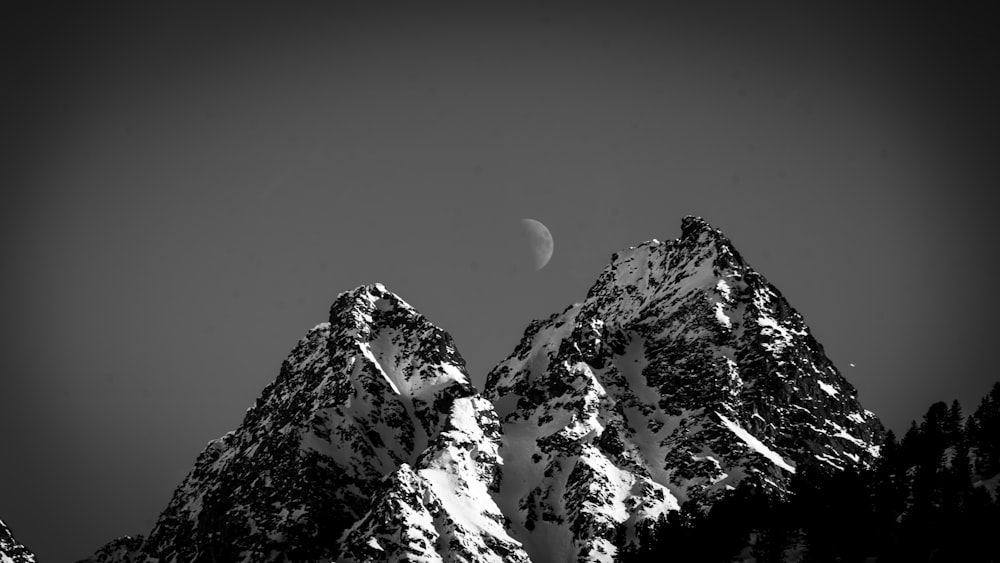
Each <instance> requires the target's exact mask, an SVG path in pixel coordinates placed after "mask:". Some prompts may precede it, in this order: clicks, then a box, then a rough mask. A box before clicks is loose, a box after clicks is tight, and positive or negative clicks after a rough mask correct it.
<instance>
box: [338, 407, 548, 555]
mask: <svg viewBox="0 0 1000 563" xmlns="http://www.w3.org/2000/svg"><path fill="white" fill-rule="evenodd" d="M499 446H500V423H499V421H498V420H497V417H496V413H495V412H494V411H493V407H492V405H490V403H489V402H488V401H486V400H485V399H483V398H482V397H463V398H461V399H457V400H456V401H455V403H454V406H453V408H452V416H451V418H450V419H449V423H448V425H447V427H446V428H445V429H444V431H442V432H441V433H440V434H439V435H438V439H437V440H436V441H435V443H434V444H432V445H431V447H430V448H428V449H427V451H426V452H424V454H423V455H421V456H420V459H419V460H418V461H417V463H416V467H417V470H416V471H414V470H413V469H411V467H410V465H408V464H405V463H404V464H402V465H401V466H400V468H399V469H397V470H396V471H395V472H394V473H392V474H391V475H390V476H389V477H387V478H386V479H385V482H384V485H383V488H382V491H381V492H380V493H379V494H378V495H376V497H375V498H374V499H373V500H372V508H371V510H370V511H369V512H368V514H367V515H365V517H364V518H363V519H361V520H360V521H359V522H358V523H357V524H355V525H354V526H353V527H352V528H351V529H350V530H349V531H348V532H347V533H346V534H345V538H344V547H343V550H342V560H343V561H358V562H361V561H445V562H468V563H477V562H491V563H503V562H510V563H527V562H528V561H529V559H528V556H527V554H526V553H525V552H524V550H523V549H522V548H521V546H520V544H519V543H518V542H516V541H514V540H513V539H511V538H510V536H509V535H508V534H507V531H506V529H505V523H504V516H503V514H501V513H500V510H499V509H498V508H497V506H496V504H494V503H493V502H492V498H491V496H490V491H491V490H492V491H495V490H496V487H497V486H498V485H499V477H500V460H499V458H498V455H497V450H498V448H499Z"/></svg>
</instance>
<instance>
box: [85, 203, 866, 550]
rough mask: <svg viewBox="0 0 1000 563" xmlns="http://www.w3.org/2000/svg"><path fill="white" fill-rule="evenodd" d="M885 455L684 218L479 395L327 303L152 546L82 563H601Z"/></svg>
mask: <svg viewBox="0 0 1000 563" xmlns="http://www.w3.org/2000/svg"><path fill="white" fill-rule="evenodd" d="M881 433H882V429H881V425H880V424H879V422H878V420H877V419H876V417H875V416H874V415H873V414H872V413H870V412H868V411H865V410H864V409H863V408H861V406H860V405H859V404H858V402H857V400H856V392H855V390H854V388H853V387H852V386H851V385H850V384H849V383H848V382H847V381H846V380H844V378H843V377H842V376H841V375H840V373H839V372H838V371H837V369H836V368H835V367H834V366H833V365H832V364H831V362H830V361H829V360H828V359H827V358H826V356H825V355H824V353H823V349H822V347H821V346H820V345H819V344H818V343H817V342H816V341H815V340H814V339H813V338H812V336H811V335H810V333H809V329H808V328H807V327H806V326H805V324H804V322H803V320H802V318H801V316H799V315H798V313H796V312H795V311H794V309H792V308H791V307H790V306H789V305H788V303H787V302H786V301H785V300H784V299H783V298H782V297H781V294H780V293H779V292H778V290H777V289H776V288H774V287H773V286H771V285H770V284H769V283H768V282H767V281H766V280H765V279H764V278H763V277H762V276H760V275H759V274H757V273H756V272H755V271H753V270H752V269H751V268H750V267H749V265H747V264H746V262H745V261H744V260H743V259H742V258H741V257H740V255H739V254H738V253H737V252H736V250H735V249H734V248H733V246H732V244H731V243H730V242H729V240H727V239H726V238H725V237H724V236H723V235H722V234H721V233H720V232H719V231H717V230H715V229H713V228H712V227H711V226H709V225H708V224H707V223H705V222H704V221H702V220H701V219H698V218H694V217H688V218H685V219H684V222H683V224H682V235H681V237H680V238H679V239H678V240H674V241H671V242H667V243H661V242H658V241H655V240H654V241H650V242H647V243H644V244H642V245H640V246H638V247H635V248H630V249H628V250H627V251H624V252H621V253H618V254H616V255H614V256H613V258H612V263H611V265H610V266H608V267H607V268H606V269H605V270H604V272H603V273H602V274H601V275H600V277H599V279H598V280H597V283H596V284H595V285H594V286H593V287H592V288H591V290H590V292H589V294H588V295H587V298H586V300H585V301H583V302H582V303H578V304H575V305H572V306H570V307H568V308H567V309H566V310H565V311H563V312H562V313H559V314H555V315H552V316H551V317H549V318H548V319H546V320H542V321H536V322H534V323H532V324H531V325H530V326H529V327H528V329H527V330H526V332H525V334H524V338H523V339H522V341H521V343H520V344H519V345H518V346H517V348H516V349H515V350H514V352H513V354H512V355H511V356H510V357H508V358H507V359H506V360H504V361H503V362H501V363H500V364H499V365H498V366H497V367H496V368H494V369H493V370H492V371H491V372H490V374H489V376H488V378H487V384H486V391H485V392H484V393H483V394H479V393H478V392H477V391H476V389H475V388H474V387H473V386H472V385H471V383H470V380H469V376H468V374H467V372H466V369H465V362H464V360H462V358H461V356H460V355H459V354H458V351H457V350H455V347H454V344H453V341H452V339H451V337H450V336H449V335H448V334H447V333H445V332H444V331H443V330H441V329H439V328H438V327H436V326H434V325H433V324H431V323H430V322H429V321H427V319H426V318H424V317H423V316H422V315H421V314H420V313H418V312H417V311H415V310H414V309H413V308H412V307H410V306H409V305H408V304H407V303H406V302H404V301H403V300H402V299H400V298H399V297H398V296H396V295H395V294H393V293H391V292H389V291H388V290H387V289H386V288H385V287H383V286H382V285H381V284H374V285H368V286H362V287H359V288H357V289H355V290H353V291H350V292H345V293H343V294H341V295H340V296H338V297H337V299H336V300H335V302H334V303H333V306H332V307H331V309H330V314H329V321H328V322H325V323H322V324H320V325H318V326H316V327H315V328H313V329H312V330H310V331H309V332H308V333H307V334H306V336H305V337H304V338H303V339H302V340H301V341H299V343H298V345H297V346H296V347H295V348H294V350H292V352H291V354H290V355H289V356H288V358H287V359H286V360H285V361H284V363H283V364H282V367H281V371H280V373H279V375H278V377H277V379H276V380H275V381H274V382H272V383H271V384H270V385H268V386H267V387H266V388H265V389H264V391H263V392H262V394H261V396H260V398H258V400H257V401H256V403H255V404H254V405H253V406H252V407H251V408H250V409H249V410H248V411H247V414H246V417H245V418H244V420H243V422H242V424H241V425H240V427H239V428H237V429H236V430H235V431H233V432H230V433H229V434H227V435H225V436H223V437H222V438H220V439H218V440H215V441H213V442H211V443H209V445H208V446H207V447H206V448H205V450H204V451H203V452H202V453H201V454H200V456H199V457H198V460H197V462H196V464H195V467H194V468H193V469H192V471H191V472H190V473H189V474H188V476H187V477H186V478H185V479H184V481H183V482H182V483H181V485H180V486H179V487H178V488H177V490H176V491H175V492H174V495H173V498H172V499H171V501H170V503H169V504H168V506H167V508H166V509H165V510H164V511H163V513H162V514H161V516H160V518H159V520H158V521H157V523H156V525H155V526H154V528H153V529H152V531H150V533H149V534H148V535H146V536H145V537H144V536H137V537H127V536H126V537H123V538H119V539H117V540H115V541H113V542H111V543H109V544H108V545H106V546H105V547H103V548H102V549H101V550H99V551H98V552H97V553H95V554H94V555H93V556H91V558H90V559H88V560H87V561H92V562H100V563H123V562H129V563H133V562H140V561H141V562H153V561H156V562H158V563H168V562H178V563H180V562H184V563H187V562H208V561H227V562H228V561H246V562H250V561H253V562H257V561H349V562H362V561H365V562H368V561H426V562H432V561H442V562H479V561H486V562H501V561H509V562H513V563H522V562H524V563H526V562H528V561H545V562H548V561H612V560H614V556H615V554H616V552H617V542H619V541H620V540H621V538H622V536H621V532H622V531H623V530H624V531H625V536H624V537H625V538H626V539H628V538H629V537H631V535H630V533H631V532H630V530H631V529H633V528H634V526H635V525H636V524H637V523H640V522H643V521H646V520H648V519H651V518H655V517H657V516H659V515H660V514H663V513H665V512H667V511H671V510H676V509H678V508H679V507H680V505H681V504H682V503H685V502H689V501H690V502H693V503H695V504H697V505H700V506H708V505H710V504H711V503H712V501H713V500H714V499H716V498H718V496H719V495H722V494H724V493H725V491H726V490H728V489H730V488H732V487H733V486H735V485H736V484H737V483H739V482H742V481H747V480H749V481H750V482H752V483H756V484H758V485H760V486H761V487H765V488H770V489H772V490H774V491H775V492H777V493H778V494H783V492H784V491H785V490H786V489H787V485H788V478H789V476H790V475H791V474H792V473H794V472H795V470H796V468H797V467H800V466H802V465H804V464H822V465H824V466H827V467H830V468H842V467H847V466H856V465H867V464H870V463H871V462H872V460H873V459H874V458H875V457H876V456H877V455H878V449H877V447H876V446H875V444H878V443H880V442H879V440H880V438H881Z"/></svg>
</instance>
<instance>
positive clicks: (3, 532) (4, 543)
mask: <svg viewBox="0 0 1000 563" xmlns="http://www.w3.org/2000/svg"><path fill="white" fill-rule="evenodd" d="M0 563H35V556H34V554H32V553H31V551H30V550H29V549H28V548H26V547H24V546H23V545H21V543H20V542H19V541H17V540H16V539H14V535H13V534H11V533H10V529H9V528H7V525H6V524H4V522H3V520H0Z"/></svg>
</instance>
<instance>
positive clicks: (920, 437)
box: [618, 382, 1000, 563]
mask: <svg viewBox="0 0 1000 563" xmlns="http://www.w3.org/2000/svg"><path fill="white" fill-rule="evenodd" d="M998 481H1000V382H998V383H996V384H994V385H993V388H992V390H991V391H990V392H989V394H987V395H986V397H984V398H983V399H982V401H981V402H980V404H979V405H978V407H977V408H976V409H975V411H974V412H973V413H972V414H971V415H970V416H968V417H965V416H963V412H962V407H961V405H960V404H959V403H958V401H954V402H952V403H951V405H948V404H946V403H944V402H938V403H934V404H933V405H931V406H930V408H929V409H928V410H927V413H926V414H925V415H924V417H923V419H922V421H921V422H920V423H919V424H917V422H916V421H914V422H913V423H911V425H910V427H909V429H908V430H907V431H906V433H905V434H904V436H903V438H902V439H901V440H899V439H897V437H896V435H895V434H894V433H893V432H892V431H889V432H887V434H886V437H885V440H884V443H883V444H882V449H881V455H880V457H879V458H878V460H877V461H876V463H875V464H874V465H873V466H872V467H869V468H862V469H848V470H844V471H834V470H831V469H830V468H828V466H822V465H814V466H800V467H799V468H798V471H797V472H796V474H795V475H794V476H793V477H792V479H791V482H790V486H789V488H790V490H789V491H788V494H787V495H780V496H779V495H776V494H774V493H773V492H769V491H764V490H761V489H758V488H755V487H753V486H750V485H741V486H739V487H737V488H736V490H734V491H732V493H731V494H729V495H727V496H726V497H724V498H722V499H720V500H719V501H717V502H716V503H714V504H713V505H712V507H711V509H710V510H708V511H702V510H700V509H699V508H697V507H696V506H694V505H692V504H685V505H684V506H682V507H681V510H680V511H674V512H670V513H668V514H666V515H664V516H662V517H661V518H660V519H659V520H658V521H656V522H652V523H649V524H647V525H645V526H642V527H640V528H638V529H637V530H636V531H635V538H634V541H632V540H626V536H625V534H624V530H623V533H622V534H620V535H619V539H618V541H619V543H620V547H619V553H620V556H619V560H620V561H622V562H623V563H632V562H639V561H681V562H686V561H699V562H700V561H705V562H709V561H727V562H728V561H749V560H756V561H758V562H771V561H775V562H792V561H800V562H803V563H813V562H820V563H825V562H844V563H846V562H877V563H882V562H891V563H895V562H904V561H905V562H963V563H965V562H969V563H973V562H992V563H1000V503H998V500H997V492H998V491H997V489H998Z"/></svg>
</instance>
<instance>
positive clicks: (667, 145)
mask: <svg viewBox="0 0 1000 563" xmlns="http://www.w3.org/2000/svg"><path fill="white" fill-rule="evenodd" d="M213 6H215V7H213V8H205V7H200V8H195V7H177V6H176V5H172V6H171V7H169V8H167V7H166V6H165V5H164V6H158V7H154V5H153V4H148V3H142V4H141V6H140V5H139V4H136V5H133V6H130V7H127V8H126V7H123V6H117V7H112V6H111V5H110V4H101V5H100V7H97V6H96V5H90V6H88V7H80V6H77V7H75V8H64V9H60V10H56V9H55V8H54V7H52V6H50V5H40V4H39V3H34V2H30V3H29V2H12V3H8V4H5V6H4V8H3V10H4V13H3V14H0V21H3V24H0V26H2V29H0V37H3V39H2V41H4V45H3V51H2V52H3V55H2V58H0V63H2V65H3V66H2V71H3V73H4V74H3V76H5V77H7V78H6V79H5V84H4V85H3V86H2V87H0V102H2V104H3V105H2V107H3V110H2V113H0V118H2V120H3V121H2V122H0V143H2V149H3V151H4V153H3V154H4V155H5V158H4V165H3V167H2V168H3V170H2V171H0V185H2V186H3V187H4V190H3V192H2V193H0V235H2V237H3V238H2V240H3V241H4V248H5V257H6V260H5V262H6V263H5V269H4V275H3V276H2V281H0V284H2V293H0V296H2V299H3V309H4V311H5V314H4V315H3V316H2V318H0V337H2V339H0V347H2V349H0V373H2V376H0V377H2V379H0V382H2V387H0V428H3V429H4V449H3V453H2V454H0V455H2V457H0V518H3V519H5V520H6V521H7V522H8V524H10V526H11V527H12V529H13V530H14V532H15V533H16V534H17V536H18V537H19V538H20V539H21V541H23V542H24V543H26V544H27V545H28V546H29V547H31V548H32V549H34V550H35V551H36V552H37V554H38V555H39V557H40V559H42V560H44V561H68V560H74V559H76V558H80V557H84V556H86V555H87V554H88V553H90V552H91V551H93V549H95V548H97V547H98V546H99V545H101V544H102V543H103V542H105V541H107V540H110V539H112V538H113V537H115V536H117V535H120V534H124V533H135V532H144V531H147V530H148V529H149V528H150V527H151V526H152V524H153V523H154V521H155V518H156V516H157V515H158V513H159V511H160V510H161V509H162V508H163V507H164V506H165V505H166V503H167V501H168V500H169V497H170V494H171V492H172V491H173V489H174V487H176V486H177V485H178V484H179V483H180V480H181V479H182V478H183V476H184V475H185V474H186V473H187V471H188V470H189V469H190V468H191V467H192V465H193V462H194V459H195V457H196V456H197V454H198V452H199V451H200V450H201V449H202V447H204V444H205V443H206V442H207V441H209V440H211V439H212V438H215V437H217V436H220V435H222V434H223V433H225V432H226V431H228V430H231V429H233V428H235V427H236V426H237V425H238V424H239V422H240V420H241V419H242V417H243V414H244V412H245V410H246V408H247V407H249V406H250V405H251V404H252V403H253V401H254V399H255V398H256V397H257V395H258V394H259V393H260V391H261V390H262V389H263V387H264V386H265V385H266V384H267V383H268V382H269V381H271V380H272V379H273V378H274V377H275V376H276V374H277V372H278V368H279V366H280V364H281V361H282V360H283V359H284V357H285V355H286V354H287V353H288V351H289V350H290V349H291V347H292V346H293V345H294V344H295V342H296V341H297V340H298V339H299V338H300V337H301V336H302V335H303V334H304V333H305V332H306V330H308V329H309V328H311V327H312V326H314V325H315V324H316V323H318V322H321V321H324V320H325V318H326V311H327V309H328V307H329V305H330V303H331V301H332V300H333V299H334V297H335V296H336V295H337V294H338V293H339V292H341V291H345V290H348V289H351V288H353V287H355V286H357V285H359V284H362V283H369V282H374V281H381V282H383V283H385V284H386V285H387V286H388V287H389V289H391V290H393V291H395V292H396V293H398V294H400V295H401V296H402V297H403V298H404V299H406V300H407V301H409V302H410V303H411V304H412V305H414V306H415V307H417V308H418V309H419V310H420V311H421V312H423V313H424V314H425V315H427V316H428V317H429V318H430V320H431V321H432V322H434V323H436V324H438V325H439V326H441V327H442V328H444V329H445V330H447V331H449V332H450V333H451V334H452V335H453V336H454V337H455V340H456V341H457V344H458V346H459V350H460V351H461V353H462V354H463V355H464V357H465V358H466V359H467V360H468V363H469V368H470V371H471V373H472V377H473V380H474V382H476V384H477V385H479V386H482V384H483V382H484V380H485V374H486V372H487V371H488V370H489V368H490V367H492V365H494V364H495V363H497V362H498V361H500V360H501V359H502V358H504V357H505V356H506V355H507V354H508V353H510V351H511V350H512V349H513V347H514V345H515V344H516V343H517V341H518V340H519V339H520V336H521V332H522V331H523V329H524V328H525V327H526V325H527V324H528V322H529V321H531V320H532V319H534V318H539V317H544V316H547V315H549V314H550V313H553V312H556V311H559V310H562V309H563V308H564V307H565V306H566V305H568V304H569V303H571V302H574V301H578V300H581V299H582V298H583V297H584V295H585V293H586V291H587V289H588V288H589V286H590V285H591V284H592V283H593V282H594V281H595V279H596V277H597V275H598V273H599V272H600V270H601V269H602V268H603V267H604V265H605V264H606V263H607V261H608V259H609V257H610V255H611V253H612V252H614V251H615V250H618V249H620V248H623V247H625V246H628V245H634V244H638V243H639V242H642V241H645V240H648V239H651V238H660V239H661V240H662V239H669V238H674V237H676V236H678V235H679V232H680V219H681V217H682V216H683V215H686V214H696V215H701V216H703V217H705V218H706V219H708V220H709V222H711V223H712V224H713V225H714V226H716V227H718V228H721V229H722V230H723V231H724V232H725V233H726V234H727V235H728V236H729V237H730V238H731V239H732V240H733V241H734V243H735V244H736V246H737V248H738V249H739V250H740V252H741V253H742V254H743V255H744V257H746V258H747V259H748V260H749V261H750V263H751V264H752V265H753V266H754V267H755V268H756V269H757V270H758V271H760V272H761V273H762V274H764V275H765V276H766V277H767V278H768V279H769V280H770V281H771V282H772V283H774V284H775V285H777V286H778V287H779V288H780V289H781V291H782V292H783V294H784V295H785V296H786V297H787V298H788V299H789V301H790V302H791V304H792V305H793V306H794V307H796V308H797V309H798V310H799V311H800V312H801V313H802V314H803V316H804V317H805V319H806V321H807V323H808V324H809V325H810V327H811V328H812V330H813V332H814V334H815V335H816V336H817V337H818V339H819V340H820V342H822V343H823V345H824V346H825V347H826V351H827V353H828V355H829V356H830V357H831V358H832V359H833V361H834V362H835V363H836V364H837V365H838V366H839V367H840V369H841V370H842V371H843V372H844V373H845V375H846V376H847V378H848V379H849V380H850V381H851V382H852V383H853V384H854V385H855V386H857V387H858V389H859V391H860V398H861V401H862V403H863V404H864V405H865V406H866V407H867V408H869V409H871V410H873V411H875V412H876V413H877V414H879V415H880V416H881V417H882V419H883V420H884V421H885V423H886V424H887V425H888V426H889V427H891V428H894V429H897V430H899V429H903V428H905V425H906V424H907V422H908V421H909V420H910V419H912V418H919V417H920V416H921V415H922V414H923V412H924V411H925V409H926V408H927V406H928V405H929V404H930V403H931V402H933V401H936V400H949V401H950V400H951V399H953V398H957V399H959V400H961V401H962V402H963V404H964V405H965V406H966V407H967V409H971V407H972V406H973V405H974V404H975V402H977V401H978V400H979V398H980V397H981V396H982V395H983V394H985V392H986V391H987V390H988V388H989V386H990V384H991V382H992V381H994V380H995V379H997V374H996V372H995V371H994V368H993V367H992V359H991V357H990V354H989V352H988V351H989V350H990V349H991V347H992V345H993V343H994V342H996V340H997V337H998V330H997V328H996V326H997V325H996V322H995V319H996V318H997V314H998V311H997V309H998V306H997V304H996V303H997V301H996V299H995V298H993V297H992V296H991V295H990V293H989V288H990V287H991V286H992V283H993V280H994V279H996V276H997V273H998V272H997V266H996V262H995V256H996V251H995V247H994V240H995V238H996V237H995V235H994V231H993V230H992V229H991V228H990V227H989V225H990V224H991V220H992V219H993V214H994V213H993V212H994V209H995V208H994V206H993V205H991V204H992V202H993V199H994V198H993V195H992V188H993V187H994V186H995V183H996V175H995V165H993V164H992V163H990V161H989V157H992V156H994V155H992V154H990V151H991V150H993V149H995V147H996V141H995V134H996V125H997V123H998V120H997V111H996V109H995V108H994V107H993V105H994V104H993V100H995V99H997V94H1000V88H998V84H997V77H996V73H995V68H994V67H995V65H993V64H992V63H990V61H989V59H988V58H987V57H988V55H987V53H989V52H992V51H991V50H990V49H989V47H990V46H991V44H987V42H986V41H987V38H988V37H990V33H991V29H992V26H993V25H994V23H992V22H991V20H989V19H988V18H985V17H983V16H982V15H980V14H956V13H950V14H940V13H936V12H931V11H924V10H923V8H920V7H915V6H914V7H910V8H908V11H907V12H890V11H888V10H885V11H878V10H873V9H871V8H865V9H863V10H862V9H860V8H857V9H855V8H850V7H847V6H845V5H843V4H842V3H838V7H837V8H830V9H829V10H827V9H823V8H815V6H814V7H813V8H810V11H808V12H804V11H802V8H801V7H796V6H793V5H784V4H770V5H769V7H766V8H764V7H761V6H754V7H752V8H751V7H748V6H744V7H743V8H739V9H737V8H735V7H727V6H723V5H722V4H712V5H711V6H712V7H710V8H705V9H700V10H697V9H693V8H688V7H683V6H680V5H677V6H676V7H674V8H671V9H670V10H666V9H663V8H662V7H661V8H657V9H655V10H653V9H651V8H644V7H641V6H639V5H632V6H630V7H623V6H621V5H618V4H616V6H617V7H611V6H610V5H607V6H604V7H595V6H587V7H585V6H579V5H578V6H574V7H573V8H572V9H570V8H568V7H565V6H556V5H540V6H541V7H537V8H531V9H528V8H518V7H510V6H507V7H504V8H499V7H497V8H494V9H489V10H486V9H483V8H482V7H477V8H469V7H464V8H459V7H457V6H452V7H450V8H447V9H444V8H436V7H432V6H431V5H429V4H421V5H420V6H419V7H417V6H413V7H411V8H407V9H398V8H391V9H390V8H389V7H388V6H384V7H383V8H381V9H378V8H370V9H366V10H368V11H363V10H362V9H361V8H359V7H353V8H346V7H329V6H327V7H324V8H322V9H321V8H319V7H318V5H312V4H297V7H296V8H293V9H288V8H287V7H285V8H283V9H280V10H279V9H278V8H277V4H274V5H273V7H272V8H270V9H269V10H268V9H263V8H252V7H247V6H242V7H237V6H236V5H226V7H223V5H222V4H213ZM521 217H532V218H535V219H538V220H540V221H542V222H543V223H545V224H546V225H547V226H548V227H549V228H550V229H551V231H552V233H553V236H554V238H555V254H554V256H553V258H552V261H551V263H550V264H549V265H548V266H547V267H546V268H545V269H543V270H541V271H540V272H537V273H536V272H533V271H532V268H531V259H530V254H529V252H528V250H527V248H526V247H524V246H523V241H522V238H521V235H520V231H519V229H520V226H519V219H520V218H521ZM849 363H854V364H856V367H855V368H850V367H849V366H848V364H849Z"/></svg>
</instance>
